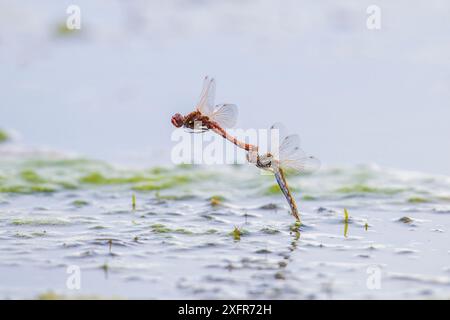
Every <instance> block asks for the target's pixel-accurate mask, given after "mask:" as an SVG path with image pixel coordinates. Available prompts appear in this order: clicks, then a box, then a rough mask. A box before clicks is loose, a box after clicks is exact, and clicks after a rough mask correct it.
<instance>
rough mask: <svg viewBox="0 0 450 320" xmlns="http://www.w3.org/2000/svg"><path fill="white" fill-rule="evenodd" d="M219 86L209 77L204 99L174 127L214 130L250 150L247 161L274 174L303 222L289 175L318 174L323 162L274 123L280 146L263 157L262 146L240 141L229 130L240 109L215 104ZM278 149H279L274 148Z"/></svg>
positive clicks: (175, 120)
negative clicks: (305, 151) (288, 182)
mask: <svg viewBox="0 0 450 320" xmlns="http://www.w3.org/2000/svg"><path fill="white" fill-rule="evenodd" d="M215 92H216V83H215V81H214V79H212V78H208V77H205V80H204V82H203V90H202V93H201V94H200V100H199V102H198V104H197V106H196V108H195V110H194V111H193V112H191V113H189V114H188V115H186V116H183V115H181V114H179V113H177V114H175V115H174V116H173V117H172V124H173V125H174V126H175V127H177V128H181V127H185V128H188V129H191V130H196V131H199V130H200V131H201V132H203V131H206V130H212V131H214V132H215V133H217V134H219V135H221V136H222V137H223V138H225V139H227V140H229V141H230V142H232V143H234V144H235V145H236V146H238V147H240V148H242V149H244V150H246V151H248V153H247V159H248V160H249V162H250V163H253V164H255V165H256V166H257V167H258V168H261V169H264V170H268V171H271V172H273V173H274V175H275V179H276V180H277V183H278V185H279V186H280V189H281V191H282V193H283V194H284V196H285V197H286V200H287V201H288V203H289V206H290V208H291V212H292V215H293V216H294V217H295V219H296V220H297V221H300V216H299V214H298V209H297V204H296V202H295V199H294V197H293V196H292V194H291V192H290V191H289V187H288V184H287V181H286V177H285V172H287V171H289V172H293V173H306V172H314V171H315V170H317V169H318V168H319V167H320V161H319V160H318V159H317V158H315V157H312V156H307V155H306V154H305V153H304V152H303V150H302V149H301V148H300V138H299V136H298V135H296V134H292V135H287V134H285V132H284V129H283V127H282V126H281V125H279V124H274V125H273V126H271V127H270V130H277V131H278V132H277V133H278V138H279V141H278V142H279V143H275V144H272V147H273V148H272V149H269V151H268V152H266V153H264V154H262V155H260V154H259V152H258V146H255V145H252V144H249V143H244V142H242V141H239V140H238V139H237V138H236V137H234V136H231V135H230V134H228V132H227V131H226V129H227V128H231V127H233V126H234V125H235V124H236V120H237V116H238V109H237V107H236V105H234V104H219V105H214V100H215ZM274 146H275V147H274Z"/></svg>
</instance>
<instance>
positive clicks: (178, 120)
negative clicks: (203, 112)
mask: <svg viewBox="0 0 450 320" xmlns="http://www.w3.org/2000/svg"><path fill="white" fill-rule="evenodd" d="M171 122H172V124H173V125H174V126H175V127H177V128H180V127H182V126H183V124H184V117H183V116H182V115H181V114H179V113H177V114H175V115H174V116H173V117H172V120H171Z"/></svg>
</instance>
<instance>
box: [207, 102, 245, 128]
mask: <svg viewBox="0 0 450 320" xmlns="http://www.w3.org/2000/svg"><path fill="white" fill-rule="evenodd" d="M237 117H238V108H237V106H236V105H234V104H219V105H217V106H216V108H215V109H214V111H213V113H212V115H211V116H210V117H209V118H210V119H211V120H212V121H215V122H217V123H218V124H219V126H221V127H222V128H232V127H234V125H235V124H236V121H237Z"/></svg>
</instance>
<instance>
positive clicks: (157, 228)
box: [150, 223, 172, 233]
mask: <svg viewBox="0 0 450 320" xmlns="http://www.w3.org/2000/svg"><path fill="white" fill-rule="evenodd" d="M150 227H151V228H152V231H153V232H155V233H170V232H172V229H170V228H167V227H166V226H165V225H163V224H159V223H155V224H152V225H151V226H150Z"/></svg>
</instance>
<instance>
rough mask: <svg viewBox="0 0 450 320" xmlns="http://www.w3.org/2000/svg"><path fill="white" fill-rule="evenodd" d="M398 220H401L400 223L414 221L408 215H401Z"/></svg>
mask: <svg viewBox="0 0 450 320" xmlns="http://www.w3.org/2000/svg"><path fill="white" fill-rule="evenodd" d="M398 222H402V223H406V224H411V223H413V222H414V220H413V219H411V218H410V217H406V216H405V217H401V218H400V219H398Z"/></svg>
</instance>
